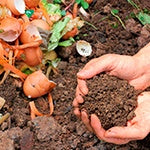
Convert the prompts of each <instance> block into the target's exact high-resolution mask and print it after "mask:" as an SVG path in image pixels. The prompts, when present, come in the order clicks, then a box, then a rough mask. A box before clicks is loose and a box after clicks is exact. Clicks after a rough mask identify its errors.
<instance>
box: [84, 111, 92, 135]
mask: <svg viewBox="0 0 150 150" xmlns="http://www.w3.org/2000/svg"><path fill="white" fill-rule="evenodd" d="M81 119H82V121H83V123H84V124H85V126H86V127H87V129H88V130H89V131H91V132H93V130H92V128H91V125H90V120H89V118H88V115H87V113H86V112H85V111H82V112H81Z"/></svg>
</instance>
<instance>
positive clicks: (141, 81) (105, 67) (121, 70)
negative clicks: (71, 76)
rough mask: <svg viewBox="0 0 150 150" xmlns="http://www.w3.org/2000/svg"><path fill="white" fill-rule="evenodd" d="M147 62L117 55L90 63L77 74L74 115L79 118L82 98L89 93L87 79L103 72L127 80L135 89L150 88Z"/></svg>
mask: <svg viewBox="0 0 150 150" xmlns="http://www.w3.org/2000/svg"><path fill="white" fill-rule="evenodd" d="M144 61H145V62H144ZM146 62H147V61H146V60H142V58H141V57H139V56H138V55H135V56H126V55H117V54H106V55H103V56H101V57H99V58H95V59H92V60H91V61H89V62H88V63H87V64H86V65H85V66H84V68H83V69H82V70H81V71H80V72H78V74H77V80H78V85H77V88H76V97H75V99H74V101H73V106H74V108H75V109H74V113H75V114H76V115H77V116H79V117H80V115H81V114H80V111H79V108H78V106H79V104H80V103H83V101H84V100H83V98H82V96H84V95H86V94H87V93H88V87H87V86H86V79H89V78H92V77H94V76H95V75H97V74H99V73H101V72H106V73H108V74H110V75H113V76H116V77H119V78H121V79H125V80H127V81H128V82H129V84H130V85H132V86H134V87H135V89H142V90H143V89H145V88H146V87H148V86H149V85H150V71H149V70H150V65H146V64H147V63H146Z"/></svg>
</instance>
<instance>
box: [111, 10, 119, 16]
mask: <svg viewBox="0 0 150 150" xmlns="http://www.w3.org/2000/svg"><path fill="white" fill-rule="evenodd" d="M111 12H112V13H113V14H115V15H117V14H118V13H119V10H118V9H112V10H111Z"/></svg>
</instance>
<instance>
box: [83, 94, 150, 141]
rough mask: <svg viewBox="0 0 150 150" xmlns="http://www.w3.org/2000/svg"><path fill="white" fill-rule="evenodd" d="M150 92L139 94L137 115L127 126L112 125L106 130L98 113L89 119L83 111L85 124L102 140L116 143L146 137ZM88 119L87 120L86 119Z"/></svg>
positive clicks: (148, 126) (149, 124)
mask: <svg viewBox="0 0 150 150" xmlns="http://www.w3.org/2000/svg"><path fill="white" fill-rule="evenodd" d="M149 108H150V92H143V93H142V94H140V95H139V96H138V106H137V108H136V110H135V114H136V116H135V117H134V118H133V119H132V120H130V121H128V122H127V126H125V127H119V126H118V127H117V126H116V127H112V128H110V129H109V130H107V131H106V130H104V129H103V127H102V126H101V123H100V120H99V119H98V117H97V116H96V115H94V114H93V115H91V119H90V120H89V119H88V117H87V114H86V113H85V112H84V113H82V117H83V118H82V119H83V120H84V122H85V125H86V126H87V127H88V128H89V129H92V130H93V131H94V133H95V134H96V135H97V137H98V138H99V139H100V140H105V141H106V142H109V143H114V144H126V143H128V142H129V141H132V140H141V139H144V138H145V137H146V136H147V135H148V134H149V132H150V109H149ZM85 120H86V121H85Z"/></svg>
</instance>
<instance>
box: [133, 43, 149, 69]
mask: <svg viewBox="0 0 150 150" xmlns="http://www.w3.org/2000/svg"><path fill="white" fill-rule="evenodd" d="M133 57H134V58H135V59H136V61H137V64H139V65H140V66H141V69H142V70H143V69H144V70H145V71H146V70H147V69H148V70H149V71H150V43H148V44H147V45H146V46H145V47H143V48H142V49H141V50H140V51H139V52H138V53H137V54H135V55H134V56H133Z"/></svg>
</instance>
